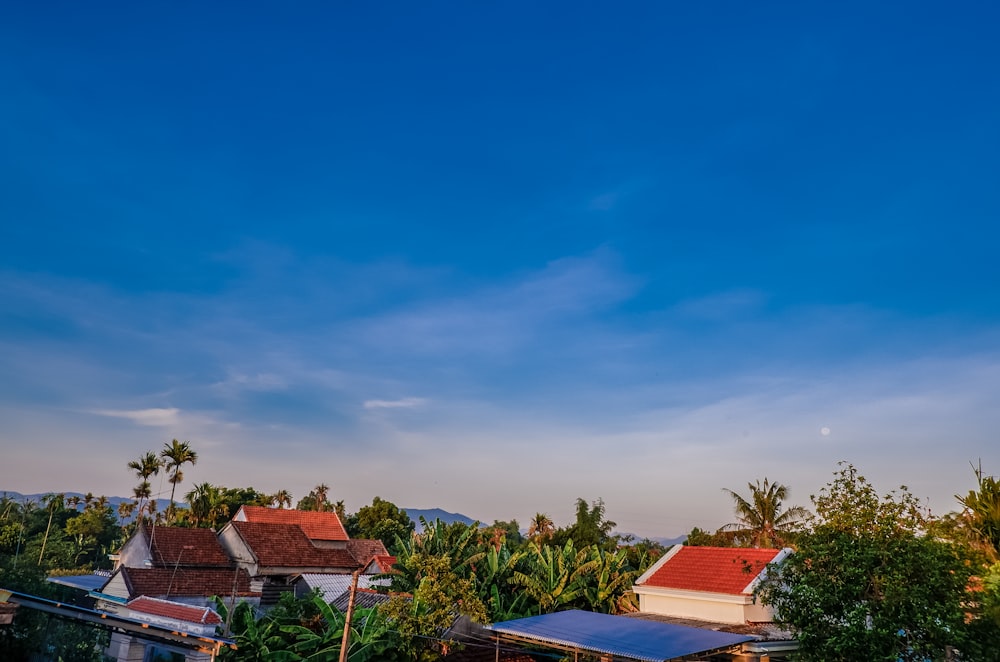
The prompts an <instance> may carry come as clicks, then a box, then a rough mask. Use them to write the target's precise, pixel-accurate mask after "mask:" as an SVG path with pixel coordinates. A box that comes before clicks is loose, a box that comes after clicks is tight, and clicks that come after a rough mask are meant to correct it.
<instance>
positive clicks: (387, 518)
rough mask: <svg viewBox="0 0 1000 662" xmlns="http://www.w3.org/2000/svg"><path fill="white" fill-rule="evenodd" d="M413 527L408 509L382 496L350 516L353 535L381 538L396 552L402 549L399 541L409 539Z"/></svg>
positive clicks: (350, 531)
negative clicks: (402, 508)
mask: <svg viewBox="0 0 1000 662" xmlns="http://www.w3.org/2000/svg"><path fill="white" fill-rule="evenodd" d="M413 529H414V525H413V520H411V519H410V516H409V515H407V514H406V511H405V510H400V509H399V507H397V506H396V504H394V503H392V502H391V501H386V500H385V499H382V498H381V497H375V498H374V499H372V503H371V505H370V506H362V507H361V508H360V509H358V512H357V513H355V514H354V515H352V516H349V517H348V533H349V534H350V535H351V536H356V537H359V538H367V539H369V540H381V541H382V543H383V544H385V546H386V548H388V549H389V551H390V552H392V553H394V554H395V553H397V552H399V551H400V549H399V547H398V545H397V541H399V540H407V539H409V537H410V535H411V534H412V533H413Z"/></svg>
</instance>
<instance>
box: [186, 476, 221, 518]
mask: <svg viewBox="0 0 1000 662" xmlns="http://www.w3.org/2000/svg"><path fill="white" fill-rule="evenodd" d="M184 499H185V500H186V501H187V503H188V509H189V515H190V517H191V523H192V524H193V525H194V526H196V527H198V526H203V527H208V528H215V527H216V526H217V525H218V524H219V521H220V520H222V519H224V518H226V517H227V516H228V515H229V514H230V513H229V505H228V504H227V503H226V490H225V488H223V487H217V486H215V485H212V484H211V483H200V484H198V485H195V486H194V487H193V488H192V489H191V491H189V492H188V493H187V494H185V495H184Z"/></svg>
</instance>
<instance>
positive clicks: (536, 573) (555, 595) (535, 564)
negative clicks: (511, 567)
mask: <svg viewBox="0 0 1000 662" xmlns="http://www.w3.org/2000/svg"><path fill="white" fill-rule="evenodd" d="M529 549H530V550H531V552H530V556H531V560H532V563H531V567H530V568H529V569H528V570H527V571H518V572H515V573H514V576H513V578H512V580H511V583H512V584H514V585H515V586H518V587H520V588H521V589H523V590H524V592H525V593H526V594H527V595H528V597H529V599H531V600H532V602H533V603H534V605H535V606H536V609H537V612H536V613H538V614H548V613H551V612H554V611H562V610H564V609H573V608H577V607H582V606H583V605H584V602H585V597H584V588H585V577H586V575H587V574H588V573H592V572H594V570H595V569H596V567H597V565H596V563H595V561H594V559H593V558H591V555H590V554H589V549H588V548H584V549H580V550H577V549H576V547H575V546H574V544H573V540H572V539H570V540H567V541H566V543H565V544H564V545H563V546H562V547H555V546H551V545H546V546H544V547H539V546H538V545H531V546H530V547H529Z"/></svg>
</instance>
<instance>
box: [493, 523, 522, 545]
mask: <svg viewBox="0 0 1000 662" xmlns="http://www.w3.org/2000/svg"><path fill="white" fill-rule="evenodd" d="M488 529H489V531H490V538H491V540H492V541H493V544H494V546H496V545H497V543H498V541H499V540H500V538H504V539H506V540H507V542H508V543H509V544H511V545H515V546H518V545H520V544H521V543H523V542H524V536H522V535H521V525H520V524H518V523H517V520H516V519H512V520H510V521H508V522H504V521H503V520H493V524H491V525H490V526H489V527H488Z"/></svg>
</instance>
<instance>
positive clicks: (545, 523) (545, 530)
mask: <svg viewBox="0 0 1000 662" xmlns="http://www.w3.org/2000/svg"><path fill="white" fill-rule="evenodd" d="M555 529H556V525H555V523H554V522H553V521H552V519H551V518H550V517H549V516H548V515H546V514H545V513H535V516H534V517H532V518H531V522H529V524H528V538H530V539H532V540H534V539H535V538H543V539H544V538H548V537H549V536H550V535H551V534H552V532H553V531H555Z"/></svg>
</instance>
